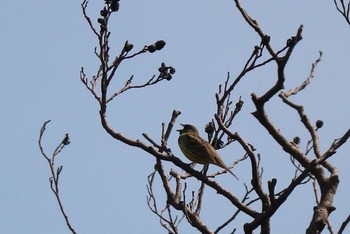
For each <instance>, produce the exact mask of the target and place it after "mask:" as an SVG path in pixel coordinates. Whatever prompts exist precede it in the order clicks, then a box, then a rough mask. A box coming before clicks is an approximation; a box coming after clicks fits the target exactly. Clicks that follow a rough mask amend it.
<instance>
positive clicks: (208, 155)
mask: <svg viewBox="0 0 350 234" xmlns="http://www.w3.org/2000/svg"><path fill="white" fill-rule="evenodd" d="M181 125H182V126H183V127H184V128H183V129H180V130H177V131H178V132H180V136H179V139H178V143H179V146H180V149H181V151H182V153H183V154H184V155H185V156H186V157H187V158H188V159H189V160H191V161H192V162H194V163H200V164H204V165H208V164H209V163H211V164H215V165H217V166H219V167H221V168H223V169H225V170H227V171H228V172H229V173H230V174H232V175H233V176H234V177H235V178H236V179H237V180H238V178H237V176H236V175H235V174H233V172H232V171H231V170H230V168H228V166H226V165H225V163H224V161H222V159H221V158H220V156H219V154H218V153H217V152H216V150H215V149H214V147H213V146H212V145H211V144H209V143H208V142H207V141H205V140H203V139H202V138H201V137H200V136H199V132H198V130H197V128H196V127H195V126H193V125H190V124H181Z"/></svg>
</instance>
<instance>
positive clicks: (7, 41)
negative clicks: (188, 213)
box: [0, 0, 350, 234]
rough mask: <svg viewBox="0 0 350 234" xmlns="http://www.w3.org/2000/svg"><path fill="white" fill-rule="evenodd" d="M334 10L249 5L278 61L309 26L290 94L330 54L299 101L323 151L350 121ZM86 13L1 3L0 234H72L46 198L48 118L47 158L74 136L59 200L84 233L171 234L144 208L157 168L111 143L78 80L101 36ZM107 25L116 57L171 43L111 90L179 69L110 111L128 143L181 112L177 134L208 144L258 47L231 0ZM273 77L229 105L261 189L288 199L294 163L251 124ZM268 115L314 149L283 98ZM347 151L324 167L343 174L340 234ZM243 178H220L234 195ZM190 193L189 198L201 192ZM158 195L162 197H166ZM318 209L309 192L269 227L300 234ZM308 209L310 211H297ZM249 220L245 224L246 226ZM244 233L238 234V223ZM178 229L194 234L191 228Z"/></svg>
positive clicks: (127, 10) (143, 5)
mask: <svg viewBox="0 0 350 234" xmlns="http://www.w3.org/2000/svg"><path fill="white" fill-rule="evenodd" d="M332 3H333V1H321V2H320V1H316V0H312V1H293V2H291V1H272V0H270V1H263V2H262V1H259V2H253V1H246V2H245V3H243V5H244V6H245V8H246V10H247V11H248V12H249V13H250V14H251V16H252V17H253V18H255V19H256V20H258V22H259V24H260V25H261V27H262V28H263V30H264V32H265V33H266V34H268V35H270V36H271V42H272V45H273V46H274V48H275V50H278V49H280V48H282V47H283V46H284V45H285V41H286V39H287V38H289V37H290V36H292V35H294V34H295V33H296V31H297V28H298V27H299V25H300V24H303V25H304V33H303V38H304V39H303V40H302V41H301V42H300V44H299V45H298V46H297V47H296V49H295V51H294V53H293V56H292V58H291V59H290V61H289V63H288V66H287V68H286V77H287V81H286V89H287V90H288V89H291V88H294V87H295V86H296V85H299V84H301V83H302V82H303V80H304V79H305V78H306V77H307V76H308V74H309V71H310V67H311V63H312V62H314V60H315V59H316V58H317V56H318V51H319V50H322V51H323V52H324V55H323V59H322V62H321V63H320V64H319V66H318V67H317V70H316V72H315V78H314V81H313V83H312V84H311V86H309V87H308V88H307V90H306V91H303V92H302V93H300V95H298V96H297V97H293V98H292V100H293V101H296V102H298V103H299V104H302V105H304V107H305V110H306V112H307V113H308V115H309V117H310V119H312V120H314V121H316V120H317V119H322V120H323V121H324V122H325V126H324V128H322V129H321V130H320V142H321V149H322V150H326V149H327V148H328V147H329V146H330V144H331V143H332V141H333V140H334V139H335V138H338V137H340V136H341V135H342V134H343V133H344V132H345V131H346V130H347V129H348V127H349V119H350V110H349V97H348V88H349V87H350V79H349V77H348V76H349V62H348V61H349V59H348V51H349V49H350V48H349V46H350V45H349V43H348V41H349V38H350V27H349V26H348V25H347V24H346V23H345V20H344V19H342V18H341V16H340V15H339V14H338V13H337V12H336V10H335V7H334V6H333V5H332ZM80 4H81V2H80V1H76V0H75V1H69V0H63V1H53V2H52V1H42V0H37V1H30V2H29V1H24V2H21V1H3V2H2V4H1V9H0V11H1V14H0V15H1V20H0V28H1V32H2V36H1V39H0V42H1V43H0V48H1V56H0V62H1V66H0V70H1V81H2V85H1V87H0V90H1V94H2V99H1V101H0V107H1V109H2V121H1V123H0V125H1V129H2V133H3V134H1V138H2V139H1V142H2V149H3V150H2V156H1V157H0V185H1V187H2V190H1V191H2V192H1V193H0V200H1V201H2V202H1V205H0V217H1V219H0V232H1V233H11V234H12V233H36V234H41V233H52V234H55V233H60V234H61V233H69V231H68V229H67V227H66V226H65V223H64V220H63V218H62V216H61V214H60V212H59V209H58V205H57V203H56V201H55V200H54V195H53V194H52V193H51V191H50V188H49V180H48V178H49V177H50V173H49V168H48V165H47V162H46V161H45V160H44V158H43V157H42V156H41V155H40V152H39V149H38V146H37V139H38V135H39V129H40V127H41V125H42V124H43V122H44V121H46V120H48V119H51V120H52V122H51V123H50V124H49V125H48V127H47V132H46V135H45V136H44V140H43V143H44V145H45V147H46V149H47V151H48V152H51V151H52V150H53V149H54V148H55V147H56V145H57V144H58V143H59V142H60V141H61V140H62V138H63V136H64V134H65V133H66V132H67V133H69V134H70V138H71V144H70V145H69V147H67V148H66V149H65V150H64V152H63V153H62V154H60V155H59V157H58V158H57V162H56V163H57V164H58V165H60V164H61V165H63V172H62V174H61V180H60V189H61V190H60V191H61V197H62V200H63V203H64V206H65V208H66V210H67V213H68V214H69V217H70V219H71V222H72V224H73V226H74V227H75V229H76V231H77V232H78V233H85V234H90V233H106V234H109V233H140V232H141V231H144V230H147V232H148V233H165V230H163V229H162V228H161V227H160V225H159V224H158V219H157V217H156V216H154V215H153V214H152V213H151V212H150V211H149V209H148V208H147V205H146V195H147V190H146V182H147V176H148V175H149V174H150V173H151V172H152V168H153V165H154V159H153V158H152V157H150V156H149V155H147V154H145V153H143V152H141V151H139V150H136V149H132V148H130V147H128V146H125V145H123V144H121V143H120V142H116V141H114V140H113V139H111V137H109V136H108V135H107V133H105V132H104V130H103V129H102V127H101V125H100V122H99V118H98V105H97V103H96V102H95V100H94V99H93V97H92V96H91V95H90V93H89V92H88V91H87V90H86V89H85V87H84V86H83V84H82V83H81V82H80V80H79V71H80V68H81V67H84V68H85V71H86V73H87V74H88V75H92V74H94V73H95V71H96V69H97V66H98V61H97V58H96V57H95V56H94V54H93V49H94V47H95V46H96V45H97V44H96V43H97V42H96V38H95V37H94V35H93V33H92V32H91V31H90V29H89V27H88V25H87V23H86V22H85V21H84V18H83V16H82V12H81V8H80ZM102 4H103V1H102V0H100V1H91V4H90V5H89V8H88V11H89V12H90V14H91V16H92V18H94V17H97V16H98V13H99V10H100V9H101V8H102ZM112 21H113V22H111V26H110V28H111V31H112V35H111V39H110V41H111V45H112V48H111V51H115V52H116V53H118V52H119V50H120V49H121V47H122V46H123V45H124V42H125V40H129V41H130V42H131V43H133V44H134V46H135V50H136V49H141V48H142V47H143V46H144V45H146V44H151V43H154V42H155V41H157V40H159V39H163V40H165V41H166V42H167V45H166V47H165V48H164V49H163V50H162V51H160V52H157V53H154V54H145V55H141V56H139V57H137V58H136V59H134V60H130V61H128V62H126V63H125V64H124V65H123V66H122V67H121V69H120V72H119V73H118V81H116V83H115V84H114V85H115V86H114V87H115V88H117V87H118V85H122V84H123V83H125V81H126V80H127V79H128V78H129V77H130V75H132V74H134V75H135V79H134V80H135V82H137V81H139V82H142V81H146V80H147V79H149V78H150V77H151V76H152V75H153V74H157V68H158V67H159V65H160V63H161V62H165V63H166V64H167V65H172V66H174V67H175V68H176V74H175V75H174V78H173V79H172V80H171V81H170V82H163V83H161V84H159V85H157V86H153V87H149V88H147V89H141V90H132V91H131V92H128V93H125V94H124V95H122V96H121V97H120V99H118V100H115V102H113V103H112V104H111V106H110V107H109V113H110V117H109V119H110V122H111V125H112V126H113V127H115V129H118V130H119V131H121V132H124V133H125V134H126V135H128V136H130V137H132V138H140V139H142V135H141V133H143V132H146V133H148V134H149V136H151V137H152V138H153V139H156V140H158V139H159V137H160V133H161V123H162V122H167V121H168V120H169V119H170V117H171V113H172V110H173V109H177V110H180V111H181V112H182V115H181V116H180V117H179V119H178V122H184V123H193V124H195V125H196V126H198V127H199V128H200V131H201V134H202V135H204V131H203V127H200V126H204V125H205V124H206V123H207V122H208V121H210V120H211V118H213V114H214V111H215V106H214V103H215V99H214V94H215V92H216V91H217V87H218V85H219V84H220V83H223V82H224V81H225V79H226V75H227V72H230V73H231V76H232V77H234V76H235V75H237V74H238V73H239V72H240V70H241V69H242V67H243V65H244V63H245V61H246V60H247V58H248V57H249V55H250V52H251V51H252V48H254V45H256V44H259V43H260V41H259V38H258V37H257V35H256V34H255V32H254V31H253V30H252V29H251V28H249V27H248V25H247V24H246V23H245V22H244V20H243V19H242V17H241V16H240V14H239V12H238V11H237V9H236V8H235V7H234V3H233V1H228V0H224V1H219V2H215V3H213V1H199V0H195V1H156V0H151V1H135V0H129V1H123V0H122V1H121V7H120V11H119V12H118V13H117V14H115V15H114V17H112ZM94 22H95V21H94ZM275 75H276V71H275V66H268V67H265V68H262V69H260V70H257V71H255V72H253V73H251V74H249V76H247V77H246V78H245V79H244V80H243V81H242V83H241V84H240V85H239V86H238V89H237V91H236V92H235V93H234V97H233V98H235V99H236V100H237V98H238V97H239V96H242V99H243V100H244V102H245V106H244V109H243V111H242V113H241V114H240V115H239V116H238V117H237V119H236V120H235V122H234V124H233V127H232V130H234V131H238V132H240V134H241V135H242V136H243V137H244V139H246V140H247V141H249V142H250V143H252V144H253V145H254V146H255V147H256V148H257V149H258V152H259V153H260V154H261V155H262V158H263V161H262V165H263V166H264V183H265V184H266V182H267V180H270V179H272V178H274V177H278V178H279V183H278V185H277V187H278V188H280V189H281V188H283V185H286V184H287V183H288V182H289V181H290V179H291V176H292V175H293V169H292V168H291V166H290V164H289V157H288V156H287V155H285V154H284V153H283V151H282V150H281V149H280V148H279V146H277V145H276V143H274V142H273V141H272V140H270V139H269V135H268V134H267V133H266V131H264V129H262V128H261V127H260V125H259V124H258V123H257V121H256V120H255V119H254V118H253V116H252V115H251V114H250V113H251V112H252V111H254V107H253V105H252V103H251V101H250V94H251V93H252V92H255V93H257V94H258V95H259V94H262V93H263V92H264V91H265V90H266V89H267V88H268V87H269V86H271V84H273V82H274V80H275V78H276V77H275ZM267 110H268V111H269V113H270V114H271V118H272V119H273V121H274V122H275V123H276V125H278V126H279V127H280V129H281V131H283V132H284V133H285V135H286V136H287V137H290V138H293V137H294V136H296V135H298V136H300V137H301V139H302V141H303V142H304V143H305V141H307V140H308V139H309V138H308V135H307V133H306V131H305V130H304V129H303V128H302V126H301V124H300V121H299V119H298V116H297V115H296V113H294V112H293V111H291V110H289V109H288V108H287V107H286V106H285V105H284V104H282V103H281V101H280V100H279V99H278V97H275V98H274V99H273V100H272V101H271V104H270V105H269V106H268V107H267ZM169 146H170V147H171V149H172V152H173V153H174V154H175V155H177V156H179V157H183V156H182V155H181V153H180V151H179V149H178V147H177V134H175V133H174V134H172V135H171V137H170V140H169ZM302 147H305V144H302ZM236 149H237V153H236V152H235V150H236ZM232 150H233V151H234V152H233V153H232ZM349 150H350V146H349V144H347V145H345V146H344V147H343V148H342V149H340V150H339V151H338V154H337V155H336V156H334V157H333V158H332V159H331V160H330V161H331V162H332V163H334V165H336V166H337V167H338V168H339V171H340V180H341V183H340V186H339V190H338V192H337V196H336V198H335V202H334V204H335V206H336V207H337V210H336V211H335V212H334V213H333V214H332V215H331V221H332V225H333V227H334V229H335V230H338V228H339V224H340V223H341V222H342V221H343V220H344V218H345V217H346V216H347V215H348V214H349V210H350V204H349V203H348V194H349V193H350V186H349V181H346V178H349V176H350V174H349V172H348V171H347V169H348V165H349V157H348V154H349ZM240 153H241V152H240V151H239V147H237V146H232V149H225V150H224V151H222V152H220V154H221V155H222V157H223V159H224V160H225V161H228V157H230V155H232V154H233V155H234V157H235V158H236V157H239V156H240ZM183 159H184V158H183ZM184 160H186V159H184ZM167 166H168V168H170V167H171V165H167ZM214 169H215V167H213V168H211V170H214ZM235 170H236V174H237V175H238V176H239V177H240V178H241V180H240V181H239V182H234V183H231V181H230V180H229V179H231V178H226V177H225V176H223V178H222V181H223V183H226V184H227V186H228V188H230V189H231V190H233V191H235V193H236V194H238V195H240V194H241V193H242V190H243V186H242V183H243V182H246V183H249V171H247V170H248V169H247V167H246V165H241V166H239V167H238V168H237V169H235ZM227 177H229V176H227ZM192 185H193V186H194V188H195V186H196V183H195V181H194V182H193V183H192ZM157 186H159V187H157V191H161V185H160V183H158V184H157ZM236 190H237V191H236ZM157 196H158V197H159V198H160V199H161V198H162V193H159V194H158V195H157ZM206 199H207V200H208V201H210V202H208V203H209V208H207V209H208V210H209V211H210V212H206V215H204V221H206V222H207V223H208V224H209V225H210V226H211V227H212V228H213V229H214V228H215V227H216V225H218V224H220V220H222V219H220V218H222V217H217V215H212V213H213V212H216V213H220V214H221V212H224V211H222V209H221V207H226V206H227V205H228V204H227V203H226V201H224V200H223V199H216V195H215V193H213V192H211V191H209V189H208V195H207V197H206ZM313 206H314V199H313V194H312V188H311V187H310V186H308V185H306V186H301V187H300V188H298V189H297V191H296V192H295V194H293V195H292V196H291V197H290V199H289V200H288V201H287V204H285V206H284V207H282V208H281V210H279V211H278V212H277V214H276V217H274V218H272V231H273V233H281V231H284V233H286V230H290V233H302V232H303V231H304V230H305V228H306V227H307V224H308V223H309V221H310V218H311V216H312V213H311V212H312V207H313ZM301 207H302V208H304V209H302V210H299V209H298V208H301ZM211 209H212V210H211ZM208 210H204V211H203V212H205V211H208ZM225 212H228V211H227V210H226V211H225ZM208 213H209V215H208ZM216 213H215V214H216ZM225 214H226V213H225ZM227 215H229V213H227ZM225 217H227V216H225ZM287 217H288V218H287ZM241 220H246V221H247V219H246V217H243V218H242V219H240V221H241ZM237 222H238V221H237ZM299 223H300V224H299ZM237 227H238V228H240V225H239V223H237ZM180 230H183V232H182V233H195V231H194V230H193V229H192V228H191V227H190V226H189V225H187V224H185V222H184V223H183V225H182V226H181V229H180ZM239 230H240V231H239V233H241V231H242V230H241V229H239ZM227 232H228V230H227ZM227 232H225V231H224V232H223V233H227Z"/></svg>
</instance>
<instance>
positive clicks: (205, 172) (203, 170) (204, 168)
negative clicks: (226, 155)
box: [201, 164, 209, 176]
mask: <svg viewBox="0 0 350 234" xmlns="http://www.w3.org/2000/svg"><path fill="white" fill-rule="evenodd" d="M208 169H209V164H206V165H204V166H203V169H202V170H201V173H202V174H203V175H205V176H206V175H207V172H208Z"/></svg>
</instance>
